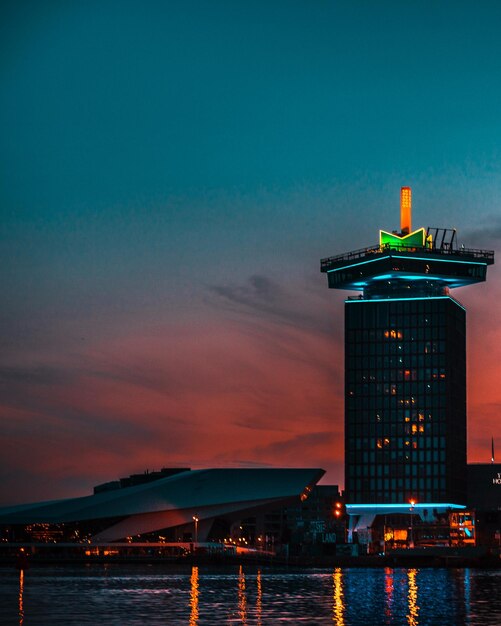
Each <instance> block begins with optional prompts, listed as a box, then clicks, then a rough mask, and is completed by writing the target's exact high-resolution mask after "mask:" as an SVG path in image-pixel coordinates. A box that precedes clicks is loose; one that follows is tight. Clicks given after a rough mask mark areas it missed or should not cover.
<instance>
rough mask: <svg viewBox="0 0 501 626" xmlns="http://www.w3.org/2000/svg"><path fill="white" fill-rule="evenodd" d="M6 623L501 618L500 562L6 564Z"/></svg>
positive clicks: (442, 622)
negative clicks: (409, 565) (476, 565)
mask: <svg viewBox="0 0 501 626" xmlns="http://www.w3.org/2000/svg"><path fill="white" fill-rule="evenodd" d="M0 624H1V625H2V626H8V625H11V624H12V625H16V626H45V625H47V626H49V625H50V626H56V625H58V624H61V625H62V624H64V625H65V626H73V625H78V626H80V625H82V626H85V625H92V626H97V625H98V624H106V626H114V625H117V626H123V625H131V626H134V625H136V624H137V625H140V626H156V625H157V624H158V625H160V624H161V625H162V626H164V625H177V624H183V625H186V626H203V625H205V624H209V625H218V626H219V625H223V624H245V625H247V626H251V625H256V626H265V625H270V626H274V625H275V624H290V625H296V624H308V625H315V624H319V625H323V624H331V625H334V626H355V625H359V624H360V625H363V626H379V625H387V624H398V625H407V626H418V625H422V626H425V625H435V624H436V625H437V626H449V625H450V626H459V625H462V624H468V625H471V626H480V625H481V626H499V625H501V570H481V569H431V568H423V569H405V568H395V569H392V568H386V569H383V568H342V569H341V568H337V569H334V570H326V569H322V570H276V569H270V568H266V567H261V568H258V567H247V566H243V567H240V566H235V567H231V568H225V569H210V568H206V567H202V566H200V567H189V566H186V567H183V568H175V567H172V566H163V565H150V566H148V565H130V566H129V565H122V564H120V565H118V564H117V565H92V566H59V567H56V566H52V567H33V568H32V569H30V570H28V571H26V572H24V573H23V572H21V573H20V572H18V571H16V570H15V569H14V568H8V567H2V568H0Z"/></svg>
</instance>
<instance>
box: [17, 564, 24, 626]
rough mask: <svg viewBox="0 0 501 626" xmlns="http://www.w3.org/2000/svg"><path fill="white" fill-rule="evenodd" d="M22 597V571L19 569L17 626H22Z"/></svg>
mask: <svg viewBox="0 0 501 626" xmlns="http://www.w3.org/2000/svg"><path fill="white" fill-rule="evenodd" d="M23 597H24V569H20V570H19V596H18V608H19V610H18V613H19V626H23V624H24V606H23Z"/></svg>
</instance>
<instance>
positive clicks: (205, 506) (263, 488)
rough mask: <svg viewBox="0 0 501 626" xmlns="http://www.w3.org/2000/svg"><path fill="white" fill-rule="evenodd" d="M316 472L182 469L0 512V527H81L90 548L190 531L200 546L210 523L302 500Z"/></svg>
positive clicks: (319, 471)
mask: <svg viewBox="0 0 501 626" xmlns="http://www.w3.org/2000/svg"><path fill="white" fill-rule="evenodd" d="M324 473H325V472H324V470H322V469H205V470H186V471H181V472H179V473H175V474H173V475H169V476H167V477H164V478H157V479H155V480H150V481H148V482H145V483H143V484H139V485H136V486H130V487H118V484H117V487H115V488H113V489H109V490H105V491H101V492H99V493H95V494H94V495H90V496H85V497H80V498H70V499H64V500H54V501H49V502H37V503H33V504H23V505H17V506H12V507H4V508H0V526H2V527H17V528H19V527H27V526H33V525H35V526H38V525H44V526H47V527H52V528H54V527H57V528H69V529H73V532H76V530H75V529H78V528H81V529H82V533H83V532H84V529H85V535H86V536H87V537H89V539H90V541H91V542H92V543H103V542H113V541H120V540H124V539H125V538H127V537H131V536H134V537H137V536H144V535H147V534H149V533H156V532H158V531H166V530H167V531H168V530H169V529H176V528H179V529H181V530H182V529H183V527H185V528H186V527H188V525H189V527H190V528H192V527H193V524H194V522H193V520H194V518H196V522H197V529H196V532H197V535H198V540H199V541H205V540H206V539H207V537H208V536H209V535H210V533H211V529H212V527H213V525H214V522H215V521H216V520H219V521H221V520H223V521H224V522H225V523H226V524H231V523H233V522H234V521H236V520H238V519H243V518H245V517H249V516H251V515H254V514H255V513H256V512H258V511H261V510H263V509H277V508H280V507H282V506H284V505H286V504H287V503H289V502H293V501H297V499H298V497H300V496H306V495H307V494H308V493H309V491H310V490H311V489H312V487H313V486H314V485H315V484H316V483H317V482H318V481H319V480H320V478H321V477H322V476H323V475H324Z"/></svg>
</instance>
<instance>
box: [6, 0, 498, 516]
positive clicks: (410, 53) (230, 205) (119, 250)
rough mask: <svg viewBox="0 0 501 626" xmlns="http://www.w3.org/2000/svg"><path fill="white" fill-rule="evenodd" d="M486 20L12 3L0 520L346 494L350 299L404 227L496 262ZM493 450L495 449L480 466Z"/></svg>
mask: <svg viewBox="0 0 501 626" xmlns="http://www.w3.org/2000/svg"><path fill="white" fill-rule="evenodd" d="M500 18H501V6H497V5H496V4H495V3H492V2H486V1H483V2H479V3H476V4H475V6H473V5H472V4H471V3H469V2H452V1H446V2H442V3H440V4H437V3H434V2H431V1H430V2H420V3H412V4H411V3H405V4H404V3H400V2H389V1H387V2H385V1H383V2H381V3H378V4H377V5H376V4H375V3H370V2H363V1H360V2H327V1H320V2H316V3H311V2H306V1H302V2H300V1H287V2H286V1H275V0H271V1H269V2H260V1H258V2H256V1H253V2H248V1H247V0H244V1H243V2H239V3H233V2H229V1H228V2H222V1H215V2H202V1H191V2H190V1H187V2H186V1H183V2H180V1H179V2H177V1H172V2H169V3H163V2H154V1H153V2H150V3H148V4H147V5H146V6H144V5H141V6H140V5H139V4H138V3H134V2H129V1H125V2H120V3H119V2H112V1H108V2H107V1H105V2H76V3H71V4H66V3H62V2H59V1H57V0H54V1H47V2H43V3H39V2H32V1H22V0H21V1H16V2H14V1H11V2H9V1H7V2H4V3H2V7H1V8H0V41H1V44H0V46H1V49H2V54H1V57H0V58H1V61H0V76H1V79H2V86H3V90H2V91H3V93H2V98H1V100H0V133H1V137H2V141H1V144H0V171H1V172H2V174H1V175H2V184H1V186H0V205H1V207H2V216H3V217H2V228H1V233H0V237H1V241H0V250H1V258H0V281H1V283H0V284H1V289H2V306H1V307H0V346H1V349H0V389H1V400H0V421H1V426H0V445H1V448H2V454H1V455H0V477H1V479H2V480H1V488H0V503H2V504H9V503H15V502H27V501H34V500H41V499H44V498H57V497H70V496H77V495H83V494H87V493H90V491H91V489H92V486H93V485H96V484H99V483H100V482H104V481H106V480H109V479H112V478H115V477H118V476H125V475H129V474H130V473H133V472H141V471H144V470H145V469H147V468H148V469H150V470H152V469H160V468H161V467H163V466H174V465H180V466H183V465H184V466H190V467H193V468H197V467H226V466H228V467H235V466H246V465H249V466H254V465H258V466H260V465H262V466H284V467H287V466H292V467H294V466H295V467H306V466H309V467H323V468H324V469H326V470H327V474H326V476H325V478H324V480H323V482H324V483H325V482H328V483H331V484H339V485H340V486H342V485H343V388H344V387H343V385H344V380H343V370H344V356H343V300H344V297H345V295H346V294H343V293H333V292H332V291H329V290H327V289H326V287H325V282H324V278H325V277H324V276H322V275H321V274H320V273H319V259H320V258H322V257H327V256H330V255H334V254H337V253H342V252H347V251H349V250H352V249H356V248H362V247H364V246H368V245H373V244H377V242H378V231H379V229H380V228H383V229H385V230H389V231H391V230H392V229H397V228H398V227H399V194H400V187H401V186H404V185H409V186H410V187H412V192H413V225H414V227H419V226H424V227H426V226H438V227H446V228H450V227H456V228H457V229H458V239H459V242H460V244H461V243H464V244H465V245H467V246H469V247H478V248H486V249H493V250H495V251H499V249H500V248H501V246H500V242H501V158H500V157H501V154H500V147H499V139H498V137H499V136H500V135H501V119H500V118H499V110H500V107H501V81H500V80H499V78H500V71H501V42H500V41H499V32H498V31H499V23H500ZM499 272H500V270H499V266H496V265H495V266H493V267H492V268H491V270H490V276H489V282H488V284H487V285H479V286H473V287H467V288H462V289H458V290H455V291H454V293H453V295H454V297H455V298H457V299H458V300H459V301H460V302H462V303H463V304H464V305H465V307H466V309H467V311H468V315H467V328H468V345H467V372H468V440H469V447H468V460H469V461H470V462H478V461H484V462H488V461H489V460H490V457H491V437H492V436H494V437H495V438H496V434H497V432H498V431H499V412H500V407H501V387H500V385H499V383H498V380H499V377H500V373H501V370H500V365H499V363H501V341H500V334H501V312H500V311H499V310H498V308H497V307H496V306H495V303H496V302H497V301H498V300H499V298H500V297H501V278H500V273H499ZM499 445H500V443H499V442H498V447H499Z"/></svg>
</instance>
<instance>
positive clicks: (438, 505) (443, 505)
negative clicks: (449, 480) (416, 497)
mask: <svg viewBox="0 0 501 626" xmlns="http://www.w3.org/2000/svg"><path fill="white" fill-rule="evenodd" d="M346 508H347V509H402V508H407V509H410V508H412V509H466V505H465V504H451V503H449V502H424V503H422V502H418V503H416V504H415V505H414V506H412V507H411V504H410V502H400V503H399V502H397V503H395V504H347V505H346Z"/></svg>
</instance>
